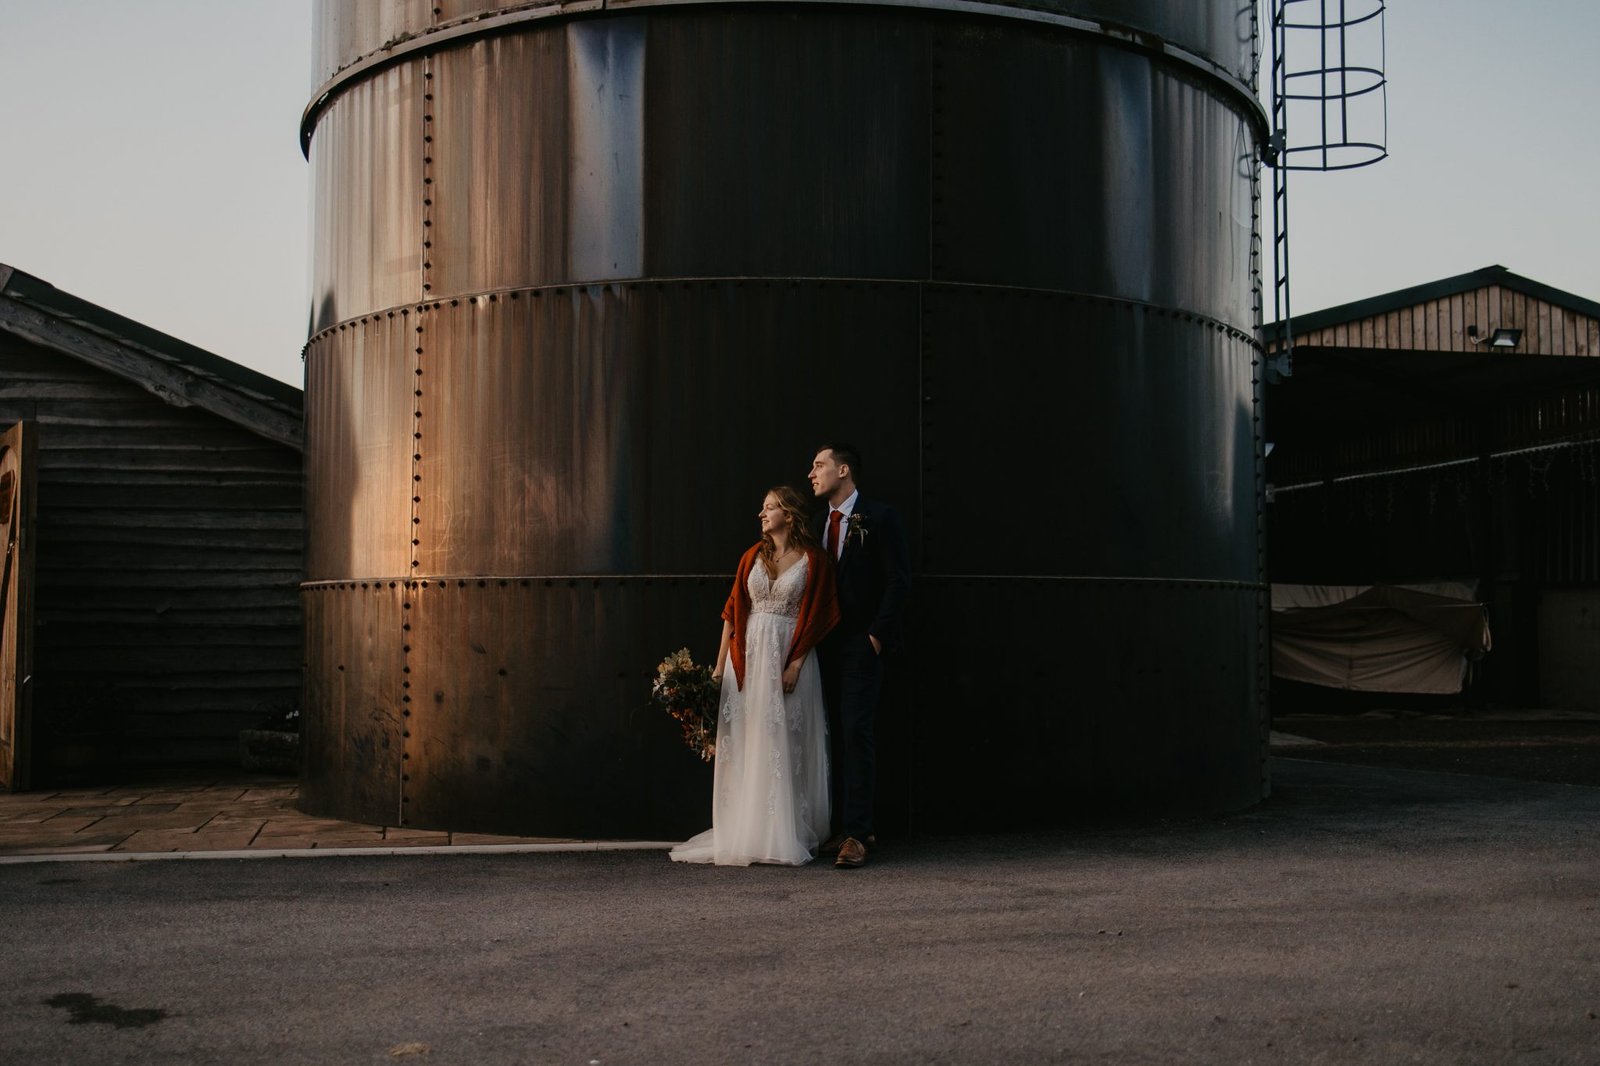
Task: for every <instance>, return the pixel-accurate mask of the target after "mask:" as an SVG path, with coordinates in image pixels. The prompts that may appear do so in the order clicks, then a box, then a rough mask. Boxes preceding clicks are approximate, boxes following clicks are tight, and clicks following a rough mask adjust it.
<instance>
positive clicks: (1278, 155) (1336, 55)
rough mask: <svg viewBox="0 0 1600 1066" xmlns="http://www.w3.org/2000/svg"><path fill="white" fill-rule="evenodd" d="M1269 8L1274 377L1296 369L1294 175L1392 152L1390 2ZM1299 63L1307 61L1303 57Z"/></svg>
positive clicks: (1325, 1) (1313, 1)
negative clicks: (1291, 184) (1276, 327)
mask: <svg viewBox="0 0 1600 1066" xmlns="http://www.w3.org/2000/svg"><path fill="white" fill-rule="evenodd" d="M1268 2H1269V3H1270V4H1271V11H1272V20H1271V41H1272V43H1271V75H1270V78H1269V82H1270V88H1271V94H1272V95H1271V101H1270V107H1269V112H1270V114H1271V117H1272V130H1271V134H1270V137H1269V139H1268V142H1267V148H1266V153H1265V156H1266V163H1267V165H1268V166H1269V167H1271V168H1272V230H1273V240H1272V266H1273V285H1272V309H1273V318H1274V320H1275V321H1276V322H1277V323H1278V325H1279V330H1280V332H1279V333H1278V334H1277V335H1276V336H1275V337H1274V338H1272V340H1275V341H1277V344H1278V348H1277V352H1276V354H1275V355H1274V356H1273V357H1272V358H1270V359H1269V361H1268V366H1267V375H1268V380H1274V379H1276V378H1280V377H1288V376H1289V374H1290V373H1292V367H1293V363H1292V357H1293V348H1294V341H1293V337H1292V336H1291V332H1290V323H1289V319H1290V316H1291V313H1292V312H1291V310H1290V305H1289V171H1291V170H1320V171H1330V170H1353V169H1355V168H1357V167H1365V166H1370V165H1371V164H1373V163H1376V162H1378V161H1379V160H1382V159H1384V158H1386V157H1387V156H1388V154H1389V148H1388V143H1389V102H1388V77H1387V75H1386V74H1385V65H1386V62H1387V54H1386V52H1387V49H1386V45H1385V40H1384V10H1385V8H1386V6H1387V4H1386V0H1268ZM1302 57H1303V58H1302Z"/></svg>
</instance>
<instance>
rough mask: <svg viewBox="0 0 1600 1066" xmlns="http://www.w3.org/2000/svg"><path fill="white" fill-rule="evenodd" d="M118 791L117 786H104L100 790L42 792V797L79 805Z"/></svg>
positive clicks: (81, 789) (70, 789)
mask: <svg viewBox="0 0 1600 1066" xmlns="http://www.w3.org/2000/svg"><path fill="white" fill-rule="evenodd" d="M116 790H117V786H115V785H104V786H102V787H100V788H68V789H61V790H59V791H56V792H41V793H39V795H40V796H43V797H47V798H49V799H52V800H61V801H62V802H63V803H68V804H70V803H79V802H87V801H89V800H96V799H100V798H102V797H104V796H108V795H110V794H111V793H113V792H115V791H116Z"/></svg>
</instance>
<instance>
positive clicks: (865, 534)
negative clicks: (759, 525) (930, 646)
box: [814, 496, 911, 841]
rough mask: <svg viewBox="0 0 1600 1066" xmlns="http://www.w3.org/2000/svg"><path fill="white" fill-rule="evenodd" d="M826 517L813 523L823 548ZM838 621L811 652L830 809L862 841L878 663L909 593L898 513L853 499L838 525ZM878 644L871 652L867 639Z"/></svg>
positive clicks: (870, 789)
mask: <svg viewBox="0 0 1600 1066" xmlns="http://www.w3.org/2000/svg"><path fill="white" fill-rule="evenodd" d="M827 520H828V512H827V511H824V512H823V513H822V514H821V515H820V516H818V518H817V520H816V522H815V523H814V528H815V529H816V532H817V539H818V540H819V541H822V542H824V543H826V536H827ZM840 534H841V535H842V536H843V537H844V554H843V555H841V556H840V557H839V565H838V568H837V574H838V581H839V614H840V619H839V624H838V626H837V627H835V629H834V630H833V632H832V633H830V634H829V635H828V636H827V638H826V639H825V640H823V642H822V644H821V645H820V646H819V647H818V649H817V651H818V659H819V665H820V666H821V668H822V685H823V694H824V699H825V701H826V703H827V708H828V731H829V735H830V736H829V739H830V742H831V745H830V746H831V749H832V769H833V774H832V777H833V811H834V821H835V824H836V826H837V828H838V830H839V832H841V833H842V834H844V835H845V836H852V837H855V838H856V839H857V840H863V841H864V840H865V839H866V838H867V835H868V834H870V833H872V832H873V830H874V824H873V823H874V818H875V817H876V815H875V811H874V803H875V796H876V789H877V747H876V740H877V723H878V697H879V695H880V694H881V693H882V691H883V665H884V664H883V660H884V658H885V657H887V656H889V655H892V654H893V653H894V652H896V651H898V650H899V649H900V647H901V646H902V645H903V643H904V641H905V606H906V599H907V597H908V596H909V595H910V593H911V552H910V549H909V548H908V547H907V545H906V534H905V526H904V524H903V523H902V522H901V521H900V512H898V511H896V510H895V509H894V508H893V507H891V506H889V505H888V504H886V503H880V502H878V501H876V500H869V499H867V498H866V497H865V496H857V497H856V505H855V508H854V510H853V512H852V513H851V521H850V523H849V524H848V525H845V524H841V526H840ZM869 635H870V636H874V637H877V638H878V642H879V643H880V644H882V645H883V652H882V654H881V655H880V654H879V653H878V652H875V651H873V649H872V642H871V641H869V640H868V639H867V637H868V636H869Z"/></svg>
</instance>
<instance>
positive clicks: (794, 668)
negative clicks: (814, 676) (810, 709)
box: [783, 662, 800, 692]
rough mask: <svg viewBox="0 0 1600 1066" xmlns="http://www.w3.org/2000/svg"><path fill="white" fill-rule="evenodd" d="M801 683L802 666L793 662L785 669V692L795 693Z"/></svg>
mask: <svg viewBox="0 0 1600 1066" xmlns="http://www.w3.org/2000/svg"><path fill="white" fill-rule="evenodd" d="M799 683H800V664H799V663H798V662H792V663H790V664H789V665H788V666H785V667H784V668H783V691H785V692H793V691H794V687H795V686H796V685H798V684H799Z"/></svg>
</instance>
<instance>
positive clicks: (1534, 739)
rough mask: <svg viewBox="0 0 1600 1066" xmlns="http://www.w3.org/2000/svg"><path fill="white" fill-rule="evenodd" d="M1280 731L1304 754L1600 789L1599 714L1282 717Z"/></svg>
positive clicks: (1289, 749)
mask: <svg viewBox="0 0 1600 1066" xmlns="http://www.w3.org/2000/svg"><path fill="white" fill-rule="evenodd" d="M1273 728H1274V729H1275V730H1276V731H1278V733H1279V734H1288V735H1289V739H1291V743H1290V744H1288V745H1281V744H1280V745H1278V750H1279V751H1280V752H1281V753H1284V754H1293V755H1294V756H1295V757H1297V758H1305V759H1318V760H1326V761H1330V762H1343V763H1359V764H1362V765H1367V766H1395V767H1405V768H1407V769H1413V770H1442V771H1446V772H1449V773H1459V774H1485V775H1489V776H1493V777H1513V778H1518V779H1521V780H1525V781H1549V782H1552V783H1556V784H1567V785H1589V786H1594V787H1600V715H1596V714H1578V713H1568V714H1560V713H1559V712H1548V711H1543V712H1541V711H1527V712H1517V711H1499V712H1494V713H1488V712H1471V711H1459V710H1458V711H1446V712H1418V711H1408V710H1387V711H1370V712H1367V713H1365V714H1320V715H1317V714H1303V715H1280V716H1278V717H1276V718H1275V719H1274V721H1273ZM1292 738H1300V739H1306V740H1314V741H1317V743H1315V744H1309V745H1308V744H1303V743H1292Z"/></svg>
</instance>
